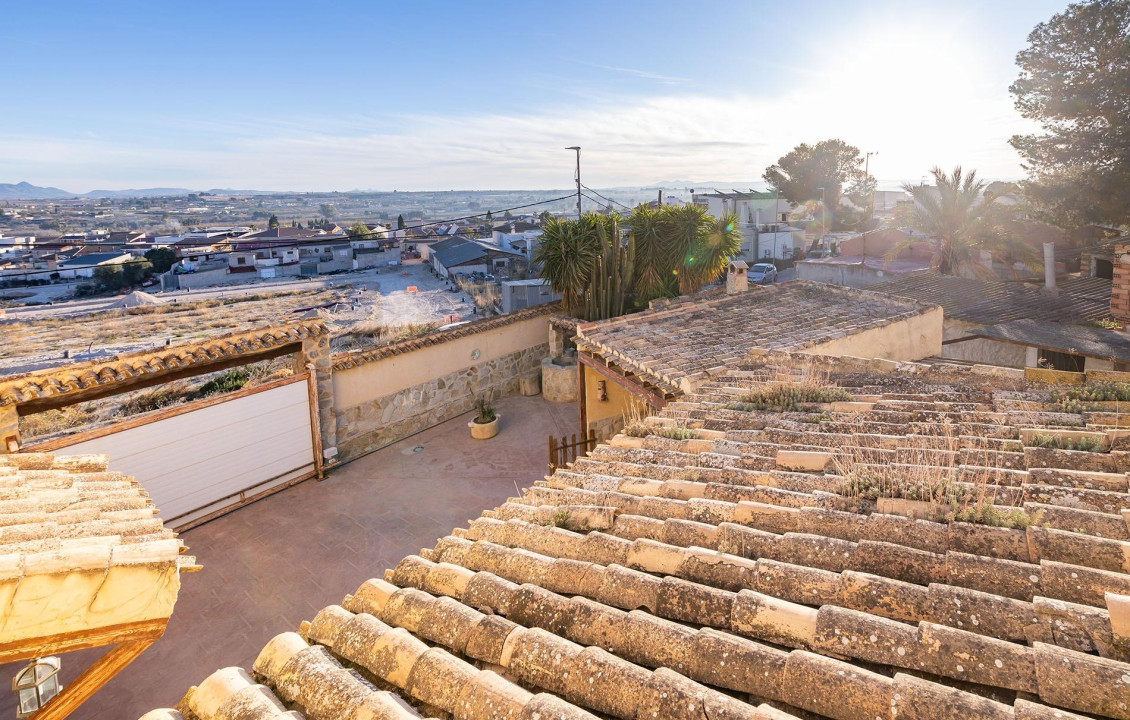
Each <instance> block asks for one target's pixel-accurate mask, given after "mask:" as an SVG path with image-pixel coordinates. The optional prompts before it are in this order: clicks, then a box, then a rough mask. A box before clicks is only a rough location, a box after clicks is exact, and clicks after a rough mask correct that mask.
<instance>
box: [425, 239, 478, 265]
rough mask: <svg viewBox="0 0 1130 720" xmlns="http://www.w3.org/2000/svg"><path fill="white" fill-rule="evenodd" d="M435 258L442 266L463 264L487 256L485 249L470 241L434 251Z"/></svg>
mask: <svg viewBox="0 0 1130 720" xmlns="http://www.w3.org/2000/svg"><path fill="white" fill-rule="evenodd" d="M434 255H435V259H436V261H437V262H439V264H440V265H443V266H444V267H454V266H456V265H463V264H465V263H468V262H471V261H472V260H479V259H481V258H485V257H486V256H487V251H486V250H484V249H483V248H481V247H480V246H479V245H478V244H476V243H473V242H471V241H469V240H468V241H466V242H463V243H459V244H457V245H452V246H450V247H447V248H444V249H443V250H439V251H438V252H435V253H434Z"/></svg>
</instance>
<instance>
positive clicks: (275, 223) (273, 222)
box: [267, 215, 279, 230]
mask: <svg viewBox="0 0 1130 720" xmlns="http://www.w3.org/2000/svg"><path fill="white" fill-rule="evenodd" d="M278 227H279V216H278V215H271V219H270V220H268V221H267V228H268V229H269V230H277V229H278Z"/></svg>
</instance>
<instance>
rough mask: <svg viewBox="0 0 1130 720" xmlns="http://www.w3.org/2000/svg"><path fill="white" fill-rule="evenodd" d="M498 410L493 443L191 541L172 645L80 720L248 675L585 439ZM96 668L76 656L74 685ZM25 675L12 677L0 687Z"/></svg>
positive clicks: (323, 488) (430, 457) (167, 702)
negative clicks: (281, 642)
mask: <svg viewBox="0 0 1130 720" xmlns="http://www.w3.org/2000/svg"><path fill="white" fill-rule="evenodd" d="M496 407H497V409H498V411H499V413H500V415H501V416H502V423H501V432H500V434H499V435H498V437H496V438H494V439H492V440H489V441H481V440H479V441H476V440H472V439H471V438H470V431H469V430H468V429H467V421H468V420H469V419H470V415H464V416H461V417H459V418H456V419H454V420H450V421H448V422H446V423H444V424H442V425H440V426H438V427H435V428H432V429H431V430H426V431H424V432H423V433H420V434H419V435H416V436H414V437H411V438H408V439H406V440H402V441H401V442H399V443H396V444H395V445H391V446H389V447H387V448H385V449H383V450H379V451H377V452H375V453H372V454H370V455H367V456H365V457H363V458H361V459H359V460H355V461H354V462H352V463H349V464H347V465H345V466H343V467H341V468H340V469H338V470H336V471H334V472H332V473H330V474H329V475H328V476H327V477H326V479H325V480H324V481H322V482H316V481H312V480H311V481H307V482H305V483H302V484H300V485H297V486H295V487H293V488H290V489H288V490H285V491H282V492H280V493H277V494H275V495H272V496H270V497H268V498H265V499H263V500H260V501H259V502H257V503H254V504H252V505H249V506H247V507H245V508H242V509H240V510H237V511H235V512H233V513H229V514H227V515H225V516H223V517H221V518H218V519H216V520H214V521H212V522H210V523H208V524H206V525H203V526H201V527H198V528H195V529H193V530H189V531H188V532H186V533H184V534H183V536H182V537H183V538H184V541H185V544H187V545H188V546H189V553H190V554H192V555H195V556H196V557H197V558H198V560H199V562H200V563H201V564H203V566H204V569H203V570H202V571H201V572H198V573H194V574H190V575H184V576H182V583H183V584H182V587H181V593H180V599H179V600H178V601H177V605H176V610H175V611H174V612H173V617H172V620H171V621H170V623H169V628H168V630H167V631H166V633H165V635H164V637H162V638H161V639H160V640H159V641H158V642H157V643H156V644H155V645H154V646H153V647H152V648H150V649H149V650H148V651H147V652H146V653H145V654H144V655H142V656H141V657H140V658H139V659H138V660H136V661H135V662H134V664H133V665H131V666H130V667H128V668H126V669H125V671H123V672H122V673H121V674H120V675H118V677H116V678H115V679H114V680H112V681H111V682H110V683H109V684H108V685H107V686H106V687H105V688H103V689H102V690H101V691H100V692H99V693H98V694H96V695H95V696H94V697H93V698H91V699H90V700H89V701H88V702H87V703H86V704H85V705H84V706H83V707H81V708H79V709H78V710H77V711H76V712H75V713H74V714H73V715H72V716H71V717H72V718H76V719H81V720H131V719H132V718H137V717H139V716H140V715H142V714H143V713H145V712H146V711H148V710H151V709H153V708H156V707H168V706H171V705H173V704H174V703H176V702H177V701H179V700H180V698H181V697H182V695H183V694H184V692H185V691H186V690H187V689H188V688H189V687H190V686H191V685H193V684H195V683H198V682H200V680H202V679H203V678H205V677H207V676H208V675H209V674H211V673H212V672H213V671H215V670H217V669H219V668H221V667H227V666H231V665H238V666H244V667H250V666H251V664H252V662H253V661H254V659H255V657H256V655H258V654H259V651H260V650H261V649H262V648H263V646H264V645H265V644H266V643H267V641H268V640H270V639H271V638H272V637H274V636H275V635H277V634H278V633H280V632H284V631H286V630H295V629H297V628H298V624H299V623H300V622H301V621H303V620H310V619H313V617H314V615H315V614H316V613H317V611H318V610H320V609H322V608H323V607H325V606H326V605H329V604H332V603H338V602H341V599H342V598H343V597H344V596H345V595H346V594H347V593H351V592H353V591H354V590H356V589H357V587H358V586H359V585H360V584H361V583H362V582H363V581H365V580H366V579H368V578H372V577H381V576H382V575H383V574H384V571H385V569H386V568H390V567H393V566H394V565H396V563H397V562H399V561H400V559H401V558H403V557H404V556H405V555H410V554H412V553H416V552H419V550H420V548H423V547H431V546H432V545H434V544H435V541H436V539H438V538H440V537H442V536H444V535H447V534H448V533H449V532H450V530H451V529H452V528H453V527H457V526H466V524H467V521H468V520H470V519H471V518H474V517H478V515H479V513H480V512H481V511H482V510H483V509H485V508H488V507H495V506H497V505H500V504H502V503H503V502H504V501H505V500H506V498H507V497H511V496H514V495H518V494H519V493H518V491H517V489H516V488H518V487H524V486H528V485H530V484H532V483H533V482H534V481H535V480H538V479H540V478H542V477H543V476H544V475H545V474H546V471H547V467H546V462H547V459H548V457H547V451H546V438H547V437H548V436H549V435H553V434H556V435H562V434H566V433H569V434H572V433H574V432H576V431H577V422H578V419H577V406H576V404H574V403H550V402H546V401H545V400H543V399H542V398H541V396H538V397H511V398H505V399H502V400H499V401H498V402H497V403H496ZM418 448H422V449H418ZM89 657H91V655H90V653H89V652H84V653H72V654H69V655H65V656H64V657H63V675H64V678H63V682H64V683H66V682H68V681H69V680H71V679H73V678H74V677H75V675H76V674H77V673H78V672H79V669H80V667H82V666H84V665H85V664H86V662H89V660H88V659H87V658H89ZM17 667H18V666H13V665H8V666H3V671H4V674H3V675H2V676H0V684H3V685H5V686H7V685H8V683H9V678H10V677H11V676H12V675H13V674H14V673H15V671H16V669H17ZM0 697H2V698H3V700H2V701H0V716H3V717H14V715H15V706H14V703H13V696H12V694H11V693H10V692H7V690H6V689H0Z"/></svg>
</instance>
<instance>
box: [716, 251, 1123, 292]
mask: <svg viewBox="0 0 1130 720" xmlns="http://www.w3.org/2000/svg"><path fill="white" fill-rule="evenodd" d="M1127 272H1130V270H1128V271H1127ZM746 290H749V265H746V264H745V262H744V261H742V260H731V261H730V264H729V265H727V266H726V294H727V295H736V294H738V293H743V292H745V291H746Z"/></svg>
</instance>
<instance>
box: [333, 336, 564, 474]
mask: <svg viewBox="0 0 1130 720" xmlns="http://www.w3.org/2000/svg"><path fill="white" fill-rule="evenodd" d="M548 337H549V334H548V320H547V318H546V316H540V317H536V318H531V319H529V320H522V321H520V322H516V323H512V324H510V325H503V326H501V327H496V328H493V329H490V330H485V331H483V332H480V333H476V334H474V335H468V336H465V337H461V338H457V339H455V340H451V341H449V342H446V343H443V344H440V345H433V346H429V347H425V348H421V349H419V350H414V351H411V352H407V353H404V354H402V355H394V356H392V357H387V358H383V359H380V360H375V361H373V362H369V363H365V364H363V365H359V366H357V367H353V368H350V369H348V370H335V371H334V375H333V385H334V414H335V417H336V421H337V448H338V453H339V455H340V457H341V458H342V459H346V460H347V459H350V458H354V457H358V456H360V455H363V454H365V453H367V452H371V451H373V450H376V449H379V448H381V447H384V446H385V445H388V444H389V443H393V442H396V441H397V440H400V439H403V438H405V437H408V436H409V435H413V434H415V433H417V432H420V431H421V430H425V429H427V428H429V427H432V426H434V425H437V424H439V423H441V422H444V421H445V420H450V419H452V418H454V417H457V416H459V415H462V414H463V413H466V412H469V411H470V410H471V408H472V406H473V404H474V401H475V398H476V397H478V396H480V395H485V396H488V397H492V398H498V397H503V396H505V395H512V394H514V393H517V392H518V391H519V389H520V378H521V377H522V376H524V375H531V374H533V375H536V374H537V373H539V372H540V371H541V361H542V359H543V358H545V357H546V356H548V354H549V342H548Z"/></svg>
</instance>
